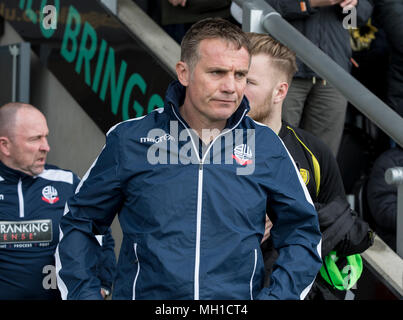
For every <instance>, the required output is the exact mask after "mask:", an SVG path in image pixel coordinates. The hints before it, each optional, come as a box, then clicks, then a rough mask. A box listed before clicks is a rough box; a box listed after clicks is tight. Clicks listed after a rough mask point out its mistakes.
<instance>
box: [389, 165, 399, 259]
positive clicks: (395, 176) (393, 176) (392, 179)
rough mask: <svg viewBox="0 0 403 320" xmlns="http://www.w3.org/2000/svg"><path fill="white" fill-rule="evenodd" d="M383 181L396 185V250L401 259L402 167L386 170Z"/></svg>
mask: <svg viewBox="0 0 403 320" xmlns="http://www.w3.org/2000/svg"><path fill="white" fill-rule="evenodd" d="M385 181H386V183H387V184H392V185H396V186H397V217H396V252H397V254H398V255H399V256H400V257H401V258H402V259H403V167H395V168H389V169H388V170H386V172H385Z"/></svg>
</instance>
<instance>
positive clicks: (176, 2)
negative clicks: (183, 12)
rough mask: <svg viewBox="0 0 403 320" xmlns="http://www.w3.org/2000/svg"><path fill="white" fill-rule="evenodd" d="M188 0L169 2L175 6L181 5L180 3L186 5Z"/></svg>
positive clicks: (170, 0) (171, 0)
mask: <svg viewBox="0 0 403 320" xmlns="http://www.w3.org/2000/svg"><path fill="white" fill-rule="evenodd" d="M186 1H187V0H168V2H169V3H170V4H172V5H173V6H174V7H176V6H179V5H180V6H182V7H184V6H185V5H186Z"/></svg>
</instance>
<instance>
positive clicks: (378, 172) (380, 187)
mask: <svg viewBox="0 0 403 320" xmlns="http://www.w3.org/2000/svg"><path fill="white" fill-rule="evenodd" d="M393 167H403V150H402V148H400V147H397V148H393V149H389V150H387V151H386V152H384V153H383V154H382V155H381V156H379V158H378V159H377V160H376V161H375V163H374V166H373V167H372V171H371V174H370V176H369V179H368V182H367V188H366V191H367V197H366V198H367V201H368V208H369V212H370V214H371V216H372V218H373V219H374V222H375V227H374V228H375V231H376V232H377V233H378V234H379V236H380V237H381V238H382V240H384V241H385V242H386V244H387V245H388V246H389V247H391V248H392V249H393V250H396V215H397V188H396V186H394V185H389V184H387V183H386V181H385V172H386V170H387V169H389V168H393Z"/></svg>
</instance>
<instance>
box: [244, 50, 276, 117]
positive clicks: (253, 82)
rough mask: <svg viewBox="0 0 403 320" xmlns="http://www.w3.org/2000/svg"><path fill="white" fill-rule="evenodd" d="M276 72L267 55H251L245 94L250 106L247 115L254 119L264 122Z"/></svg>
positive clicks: (271, 97)
mask: <svg viewBox="0 0 403 320" xmlns="http://www.w3.org/2000/svg"><path fill="white" fill-rule="evenodd" d="M276 74H277V72H276V71H275V70H274V68H273V67H272V66H271V62H270V58H269V56H268V55H265V54H258V55H254V56H252V60H251V65H250V69H249V73H248V80H247V85H246V89H245V95H246V97H247V98H248V100H249V104H250V108H251V110H250V111H249V113H248V115H249V116H250V117H251V118H253V119H254V120H256V121H259V122H264V120H265V119H267V118H268V116H269V115H270V112H271V110H272V107H273V101H272V100H273V91H274V88H275V85H276V83H277V80H276Z"/></svg>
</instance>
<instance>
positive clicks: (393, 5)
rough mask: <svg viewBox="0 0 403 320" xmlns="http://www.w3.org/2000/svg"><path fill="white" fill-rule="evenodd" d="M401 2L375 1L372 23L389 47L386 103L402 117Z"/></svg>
mask: <svg viewBox="0 0 403 320" xmlns="http://www.w3.org/2000/svg"><path fill="white" fill-rule="evenodd" d="M402 16H403V1H402V0H377V1H376V2H375V8H374V23H376V25H377V26H379V27H380V28H382V29H383V30H384V31H385V33H386V37H387V40H388V43H389V46H390V60H389V70H388V89H387V100H386V103H387V104H388V105H389V106H390V107H392V108H393V109H394V110H396V111H397V112H398V113H399V114H400V115H401V116H402V117H403V89H402V88H403V41H402V39H403V19H402Z"/></svg>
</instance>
